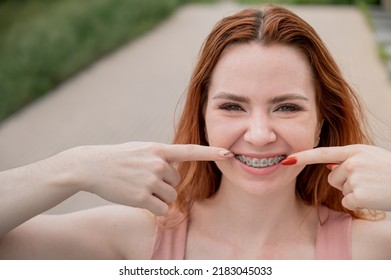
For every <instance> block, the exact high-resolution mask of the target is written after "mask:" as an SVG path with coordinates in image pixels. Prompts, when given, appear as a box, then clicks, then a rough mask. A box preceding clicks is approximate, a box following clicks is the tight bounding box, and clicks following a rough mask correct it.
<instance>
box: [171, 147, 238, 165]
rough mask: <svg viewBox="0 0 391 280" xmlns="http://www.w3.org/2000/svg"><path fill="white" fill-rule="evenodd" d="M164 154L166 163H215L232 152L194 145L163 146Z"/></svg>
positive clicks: (228, 156)
mask: <svg viewBox="0 0 391 280" xmlns="http://www.w3.org/2000/svg"><path fill="white" fill-rule="evenodd" d="M164 153H165V157H166V160H167V161H168V162H182V161H216V160H224V159H227V158H230V157H232V156H233V153H232V152H230V151H228V150H227V149H224V148H218V147H210V146H202V145H195V144H175V145H165V147H164Z"/></svg>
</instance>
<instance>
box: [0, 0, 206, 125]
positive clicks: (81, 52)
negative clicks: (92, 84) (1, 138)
mask: <svg viewBox="0 0 391 280" xmlns="http://www.w3.org/2000/svg"><path fill="white" fill-rule="evenodd" d="M206 1H207V2H210V0H206ZM185 2H194V1H191V0H190V1H189V0H85V1H80V0H57V1H52V0H25V1H23V0H19V1H18V0H13V1H4V0H3V1H1V0H0V120H3V119H5V118H6V117H8V116H9V115H10V114H12V113H14V112H15V111H17V110H18V109H19V108H21V107H23V106H24V105H26V104H28V103H30V102H31V101H32V100H34V99H36V98H37V97H39V96H41V95H43V94H45V93H47V92H48V91H50V90H51V89H53V88H54V87H55V86H56V85H58V84H59V83H61V82H62V81H64V80H66V79H68V78H69V77H70V76H72V75H74V74H75V73H77V72H78V71H80V70H81V69H83V68H84V67H86V66H88V65H90V64H91V63H92V62H93V61H95V60H97V59H98V58H100V57H102V56H103V55H105V54H106V53H108V52H111V51H113V50H114V49H116V48H117V47H119V46H121V45H123V44H124V43H126V42H128V41H129V40H132V39H134V38H136V37H137V36H140V35H141V34H143V33H145V32H147V31H148V30H150V29H151V28H153V27H154V26H156V25H157V24H158V23H159V22H161V21H162V20H163V19H165V18H166V17H167V16H169V15H170V14H171V13H172V12H173V11H174V10H175V9H176V8H177V7H178V6H179V5H181V4H183V3H185ZM201 2H205V0H201Z"/></svg>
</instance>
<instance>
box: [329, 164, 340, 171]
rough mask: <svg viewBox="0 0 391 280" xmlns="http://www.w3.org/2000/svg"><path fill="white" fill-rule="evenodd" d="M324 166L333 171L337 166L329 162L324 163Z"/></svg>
mask: <svg viewBox="0 0 391 280" xmlns="http://www.w3.org/2000/svg"><path fill="white" fill-rule="evenodd" d="M326 167H327V169H329V170H331V171H333V170H334V169H335V168H337V167H338V164H334V163H329V164H326Z"/></svg>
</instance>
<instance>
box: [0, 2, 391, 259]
mask: <svg viewBox="0 0 391 280" xmlns="http://www.w3.org/2000/svg"><path fill="white" fill-rule="evenodd" d="M363 119H364V116H363V110H362V108H361V106H360V103H359V101H358V98H357V97H356V95H355V93H354V92H353V90H352V89H351V88H350V87H349V85H348V84H347V83H346V81H345V80H344V78H343V77H342V75H341V72H340V71H339V69H338V67H337V65H336V64H335V62H334V61H333V59H332V57H331V56H330V54H329V52H328V51H327V49H326V48H325V46H324V44H323V43H322V41H321V40H320V38H319V37H318V35H317V34H316V32H315V31H314V30H313V28H312V27H310V26H309V25H308V24H307V23H306V22H304V21H303V20H302V19H300V18H299V17H298V16H296V15H295V14H293V13H291V12H290V11H288V10H286V9H284V8H280V7H275V6H270V7H267V8H265V9H264V10H263V11H262V10H257V9H248V10H244V11H241V12H238V13H236V14H234V15H232V16H228V17H226V18H224V19H223V20H221V21H220V22H219V23H218V24H217V25H216V26H215V28H214V29H213V30H212V32H211V33H210V35H209V36H208V38H207V39H206V41H205V43H204V46H203V49H202V52H201V54H200V58H199V61H198V64H197V65H196V67H195V70H194V73H193V75H192V79H191V82H190V85H189V88H188V96H187V101H186V104H185V107H184V111H183V114H182V117H181V119H180V122H179V125H178V130H177V132H176V137H175V139H174V144H176V145H161V144H160V145H159V144H143V143H130V144H129V143H128V144H124V145H118V146H107V147H98V148H97V147H79V148H76V149H72V150H69V151H65V152H64V153H61V154H59V155H57V156H55V157H53V158H51V159H48V160H46V161H43V162H41V163H38V167H37V165H33V166H32V167H30V168H31V169H32V171H30V177H28V178H31V177H32V178H33V180H32V181H30V182H32V183H33V184H32V186H28V185H26V178H27V177H26V176H25V174H26V173H27V172H23V176H19V177H18V175H20V173H18V171H19V170H16V171H10V172H9V173H6V174H5V175H4V176H2V177H0V178H1V179H2V182H3V185H5V186H7V185H8V186H10V185H12V183H16V185H18V188H17V190H13V191H10V190H9V189H10V188H8V189H7V187H5V188H4V187H3V188H2V204H1V205H2V206H1V207H2V210H3V211H0V213H4V214H0V215H2V217H1V221H4V222H2V223H3V225H5V226H3V230H2V232H3V233H5V232H7V233H5V234H4V235H3V237H2V238H1V239H0V257H1V258H24V259H30V258H40V259H49V258H62V259H70V258H73V259H74V258H76V259H85V258H88V259H95V258H100V259H123V258H127V259H165V258H167V259H373V258H381V259H388V258H391V224H390V222H389V221H387V220H380V219H377V217H375V216H370V214H371V213H372V212H365V211H364V210H363V209H361V208H365V207H368V208H371V209H377V210H386V211H389V210H390V209H391V197H390V196H391V191H390V190H389V188H387V187H386V186H385V184H384V183H383V184H382V185H381V186H382V190H383V194H384V195H383V196H381V197H380V196H379V195H373V194H376V192H371V191H367V190H368V189H371V188H372V187H376V188H377V190H378V189H379V186H369V185H368V186H366V187H365V186H364V187H362V186H360V188H356V186H357V184H356V183H352V180H348V179H349V178H351V176H350V175H349V174H348V173H349V170H350V171H352V170H354V168H352V167H351V166H354V165H349V164H347V163H349V162H352V161H351V160H350V159H351V158H357V156H354V155H357V154H358V155H362V154H363V153H360V152H357V151H360V149H364V147H365V149H367V150H371V149H372V147H371V146H367V145H365V146H364V145H362V146H355V145H354V146H346V145H352V144H370V143H371V141H370V139H369V136H368V135H367V133H366V132H365V126H363V125H362V124H363ZM178 144H180V145H178ZM183 144H185V145H183ZM207 146H210V147H207ZM332 146H346V147H340V149H338V148H335V147H334V148H329V147H332ZM213 147H219V148H213ZM315 147H321V148H318V149H313V148H315ZM321 149H326V152H325V150H321ZM329 149H331V150H332V151H333V152H332V154H333V155H334V156H335V157H332V156H327V151H328V150H329ZM336 149H337V150H336ZM341 149H344V150H341ZM373 149H375V148H373ZM307 150H310V151H307ZM331 150H330V151H331ZM228 151H230V152H228ZM303 151H304V152H303ZM313 151H318V152H319V153H320V155H316V154H315V155H314V154H313V153H316V152H313ZM349 151H355V153H353V152H352V153H349ZM308 152H310V154H308ZM311 152H312V154H311ZM306 153H307V154H306ZM292 154H293V155H292ZM325 154H326V156H325ZM341 154H343V155H344V156H342V155H341ZM314 158H315V159H314ZM359 158H362V157H359ZM71 159H72V160H73V161H72V160H71ZM334 159H335V160H334ZM324 161H326V162H327V163H334V164H337V165H333V166H331V167H330V168H331V169H332V171H331V173H330V170H328V169H327V168H326V167H325V166H324V165H307V166H305V164H311V163H320V162H324ZM75 162H76V163H77V165H76V166H73V164H72V163H75ZM353 162H357V160H356V161H353ZM338 165H339V166H338ZM349 166H350V167H349ZM37 170H48V173H43V174H42V171H41V172H40V174H38V175H37V176H36V177H35V174H36V173H38V172H36V171H37ZM64 170H66V172H64ZM75 170H76V171H75ZM338 170H339V171H338ZM346 170H347V171H346ZM72 171H73V172H72ZM31 174H33V175H31ZM53 174H55V175H53ZM140 174H141V175H140ZM334 174H337V175H338V176H333V175H334ZM50 175H53V176H50ZM38 177H39V178H47V179H45V180H44V181H43V182H42V179H41V180H39V179H37V178H38ZM335 177H337V179H336V178H335ZM15 178H21V179H20V180H19V181H17V180H16V179H15ZM333 178H334V179H333ZM34 179H35V180H34ZM138 179H141V180H138ZM143 179H144V180H143ZM15 180H16V181H15ZM329 181H331V182H329ZM10 182H11V183H10ZM348 182H349V183H348ZM18 183H19V184H18ZM174 186H175V187H176V189H175V190H174V188H173V187H174ZM333 186H334V187H333ZM376 188H375V189H376ZM18 190H19V191H18ZM78 191H90V192H93V193H95V194H97V195H99V196H101V197H103V198H105V199H107V200H110V201H112V202H115V203H118V204H123V205H128V206H133V207H126V206H108V207H102V208H97V209H92V210H87V211H81V212H76V213H71V214H67V215H62V216H44V215H38V214H39V213H42V212H44V211H45V210H47V209H49V208H50V207H52V206H53V205H56V204H57V203H59V202H61V201H63V200H64V199H66V198H67V197H69V196H71V195H73V194H74V193H76V192H78ZM348 197H349V198H348ZM347 198H348V199H347ZM343 199H344V200H343ZM343 201H344V202H343ZM12 203H14V205H15V204H16V203H17V205H20V208H19V206H18V209H17V210H13V211H10V209H11V205H12ZM168 206H170V208H169V207H168ZM345 206H347V208H346V207H345ZM135 207H138V208H135ZM143 208H145V209H148V210H150V211H151V212H152V213H154V214H157V215H161V214H165V215H163V216H161V217H158V218H156V217H154V216H153V215H152V214H151V212H149V211H145V210H143ZM0 210H1V209H0ZM4 210H6V211H4ZM10 213H11V214H10ZM37 215H38V216H37ZM32 217H34V218H32ZM372 220H376V221H372Z"/></svg>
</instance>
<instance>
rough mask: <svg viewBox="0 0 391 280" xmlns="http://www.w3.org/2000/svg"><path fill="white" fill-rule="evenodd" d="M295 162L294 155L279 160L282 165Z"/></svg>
mask: <svg viewBox="0 0 391 280" xmlns="http://www.w3.org/2000/svg"><path fill="white" fill-rule="evenodd" d="M296 163H297V158H295V157H290V158H286V159H284V160H282V161H281V164H282V165H294V164H296Z"/></svg>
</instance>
